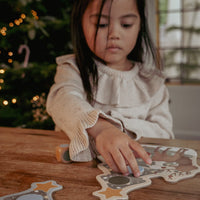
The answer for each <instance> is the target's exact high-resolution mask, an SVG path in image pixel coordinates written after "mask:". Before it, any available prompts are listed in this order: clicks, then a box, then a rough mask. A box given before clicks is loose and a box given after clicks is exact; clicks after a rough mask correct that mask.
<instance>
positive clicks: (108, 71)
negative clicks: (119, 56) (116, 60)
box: [95, 60, 139, 78]
mask: <svg viewBox="0 0 200 200" xmlns="http://www.w3.org/2000/svg"><path fill="white" fill-rule="evenodd" d="M95 63H96V65H97V69H98V71H99V72H102V73H105V74H107V75H109V76H114V77H119V78H133V77H134V76H135V75H136V74H138V71H139V66H138V63H135V62H133V67H132V68H131V69H130V70H128V71H120V70H117V69H113V68H111V67H108V66H107V65H105V64H103V63H101V62H100V61H97V60H95Z"/></svg>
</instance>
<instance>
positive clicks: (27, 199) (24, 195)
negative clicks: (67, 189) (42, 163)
mask: <svg viewBox="0 0 200 200" xmlns="http://www.w3.org/2000/svg"><path fill="white" fill-rule="evenodd" d="M62 188H63V187H62V186H61V185H58V184H57V183H56V182H55V181H52V180H50V181H45V182H37V183H32V184H31V188H30V189H28V190H25V191H23V192H19V193H15V194H11V195H7V196H4V197H0V200H53V198H52V193H53V192H55V191H58V190H61V189H62Z"/></svg>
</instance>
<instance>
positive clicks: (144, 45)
mask: <svg viewBox="0 0 200 200" xmlns="http://www.w3.org/2000/svg"><path fill="white" fill-rule="evenodd" d="M91 1H92V0H74V3H73V10H72V21H71V22H72V26H71V28H72V30H71V33H72V44H73V48H74V49H73V50H74V53H75V57H76V63H77V66H78V68H79V71H80V75H81V79H82V83H83V87H84V90H85V92H86V94H87V99H88V101H89V102H90V103H91V102H92V100H93V92H94V91H95V88H97V87H98V71H97V66H96V65H95V63H94V58H95V59H99V58H97V57H96V55H95V54H94V53H93V52H92V51H91V50H90V49H89V47H88V45H87V42H86V40H85V36H84V33H83V28H82V18H83V15H84V12H85V10H86V9H87V7H88V5H89V3H90V2H91ZM105 2H106V0H102V4H101V8H100V13H101V12H102V9H103V6H104V4H105ZM136 4H137V8H138V12H139V15H140V19H141V28H140V32H139V34H138V38H137V42H136V45H135V47H134V49H133V50H132V51H131V52H130V54H129V55H128V59H129V60H132V61H136V62H140V63H143V61H144V60H143V59H144V57H145V55H146V54H150V55H151V56H152V58H153V61H154V63H155V66H156V67H157V68H158V69H160V64H159V59H158V56H157V55H158V54H157V51H156V48H155V46H154V44H153V42H152V39H151V36H150V32H149V28H148V24H147V19H146V16H145V0H136ZM99 21H100V16H99V19H98V23H97V30H96V35H97V32H98V26H99Z"/></svg>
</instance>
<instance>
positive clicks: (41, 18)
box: [0, 0, 200, 139]
mask: <svg viewBox="0 0 200 200" xmlns="http://www.w3.org/2000/svg"><path fill="white" fill-rule="evenodd" d="M72 3H73V0H56V1H48V0H0V126H10V127H24V128H39V129H54V123H53V121H52V119H51V118H50V117H49V116H48V114H47V113H46V107H45V104H46V97H47V94H48V91H49V88H50V86H51V85H52V84H53V78H54V75H55V70H56V64H55V58H56V57H57V56H60V55H63V54H69V53H72V47H71V38H70V14H71V7H72ZM147 3H148V7H147V13H148V20H149V25H150V29H151V32H152V36H153V39H154V42H155V44H156V46H157V48H158V49H159V50H160V53H161V56H162V60H163V64H164V68H165V73H166V76H167V82H166V84H167V87H168V88H169V92H170V96H171V99H170V109H171V112H172V115H173V119H174V132H175V134H176V137H177V138H185V139H187V138H193V139H200V108H199V102H200V56H199V55H200V23H199V22H200V0H147Z"/></svg>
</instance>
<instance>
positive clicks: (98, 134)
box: [87, 118, 152, 177]
mask: <svg viewBox="0 0 200 200" xmlns="http://www.w3.org/2000/svg"><path fill="white" fill-rule="evenodd" d="M87 132H88V133H89V135H91V136H92V137H93V138H94V139H95V142H96V148H97V150H98V152H99V153H100V154H101V155H102V156H103V158H104V159H105V162H106V163H107V164H108V165H109V166H110V168H111V169H112V170H113V171H116V172H121V173H123V174H124V175H127V174H128V169H127V164H128V165H129V166H130V168H131V170H132V171H133V174H134V176H136V177H138V176H139V175H140V171H139V168H138V165H137V161H136V159H135V156H134V153H133V151H134V152H135V153H136V154H137V155H138V156H139V157H141V158H142V159H143V160H144V161H145V162H146V163H147V164H151V162H152V161H151V158H150V157H149V155H148V154H147V153H146V151H145V150H144V149H143V148H142V146H141V145H140V144H139V143H138V142H136V141H134V140H133V139H131V138H130V137H129V136H128V135H126V134H125V133H123V132H121V131H120V130H119V129H118V128H116V127H115V126H114V125H112V124H110V123H109V122H107V121H106V120H104V119H101V118H99V119H98V121H97V123H96V124H95V125H94V126H93V127H92V128H89V129H87Z"/></svg>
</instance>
